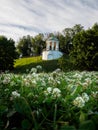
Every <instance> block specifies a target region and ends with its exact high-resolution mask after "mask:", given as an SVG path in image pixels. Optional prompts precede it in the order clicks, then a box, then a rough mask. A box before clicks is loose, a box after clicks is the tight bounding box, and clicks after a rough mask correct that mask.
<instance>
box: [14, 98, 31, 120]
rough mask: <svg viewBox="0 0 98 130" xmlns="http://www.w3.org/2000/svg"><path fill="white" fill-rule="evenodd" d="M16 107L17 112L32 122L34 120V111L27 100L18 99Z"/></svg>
mask: <svg viewBox="0 0 98 130" xmlns="http://www.w3.org/2000/svg"><path fill="white" fill-rule="evenodd" d="M14 106H15V109H16V111H17V112H19V113H21V114H22V115H25V116H26V117H28V118H29V119H30V120H32V110H31V108H30V105H29V104H28V102H27V101H26V99H25V98H23V97H22V98H18V99H16V100H15V103H14Z"/></svg>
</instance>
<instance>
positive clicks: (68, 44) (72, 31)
mask: <svg viewBox="0 0 98 130" xmlns="http://www.w3.org/2000/svg"><path fill="white" fill-rule="evenodd" d="M82 30H83V26H82V25H81V24H76V25H75V26H73V27H72V28H65V29H64V30H63V34H64V37H65V41H64V44H63V45H64V46H63V49H64V50H63V52H65V53H66V54H69V52H70V50H71V49H72V43H73V38H74V36H75V35H76V34H77V33H79V32H81V31H82Z"/></svg>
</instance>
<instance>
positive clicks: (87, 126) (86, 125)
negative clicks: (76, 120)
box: [79, 120, 95, 130]
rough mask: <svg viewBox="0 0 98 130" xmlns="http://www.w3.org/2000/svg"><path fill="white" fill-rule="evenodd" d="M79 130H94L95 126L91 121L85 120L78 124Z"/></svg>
mask: <svg viewBox="0 0 98 130" xmlns="http://www.w3.org/2000/svg"><path fill="white" fill-rule="evenodd" d="M79 130H95V125H94V123H93V122H92V121H91V120H87V121H84V122H83V123H81V124H80V127H79Z"/></svg>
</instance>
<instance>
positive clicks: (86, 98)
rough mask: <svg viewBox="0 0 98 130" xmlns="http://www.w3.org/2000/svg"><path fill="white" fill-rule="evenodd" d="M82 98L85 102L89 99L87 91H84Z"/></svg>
mask: <svg viewBox="0 0 98 130" xmlns="http://www.w3.org/2000/svg"><path fill="white" fill-rule="evenodd" d="M82 98H83V99H84V101H85V102H87V101H88V100H89V96H88V95H87V93H82Z"/></svg>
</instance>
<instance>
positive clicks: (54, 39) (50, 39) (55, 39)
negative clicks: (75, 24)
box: [47, 37, 58, 41]
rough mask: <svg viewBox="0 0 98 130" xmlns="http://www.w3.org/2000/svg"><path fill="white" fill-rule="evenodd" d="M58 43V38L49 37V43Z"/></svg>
mask: <svg viewBox="0 0 98 130" xmlns="http://www.w3.org/2000/svg"><path fill="white" fill-rule="evenodd" d="M52 40H53V41H58V39H57V38H56V37H49V38H48V39H47V41H52Z"/></svg>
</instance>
